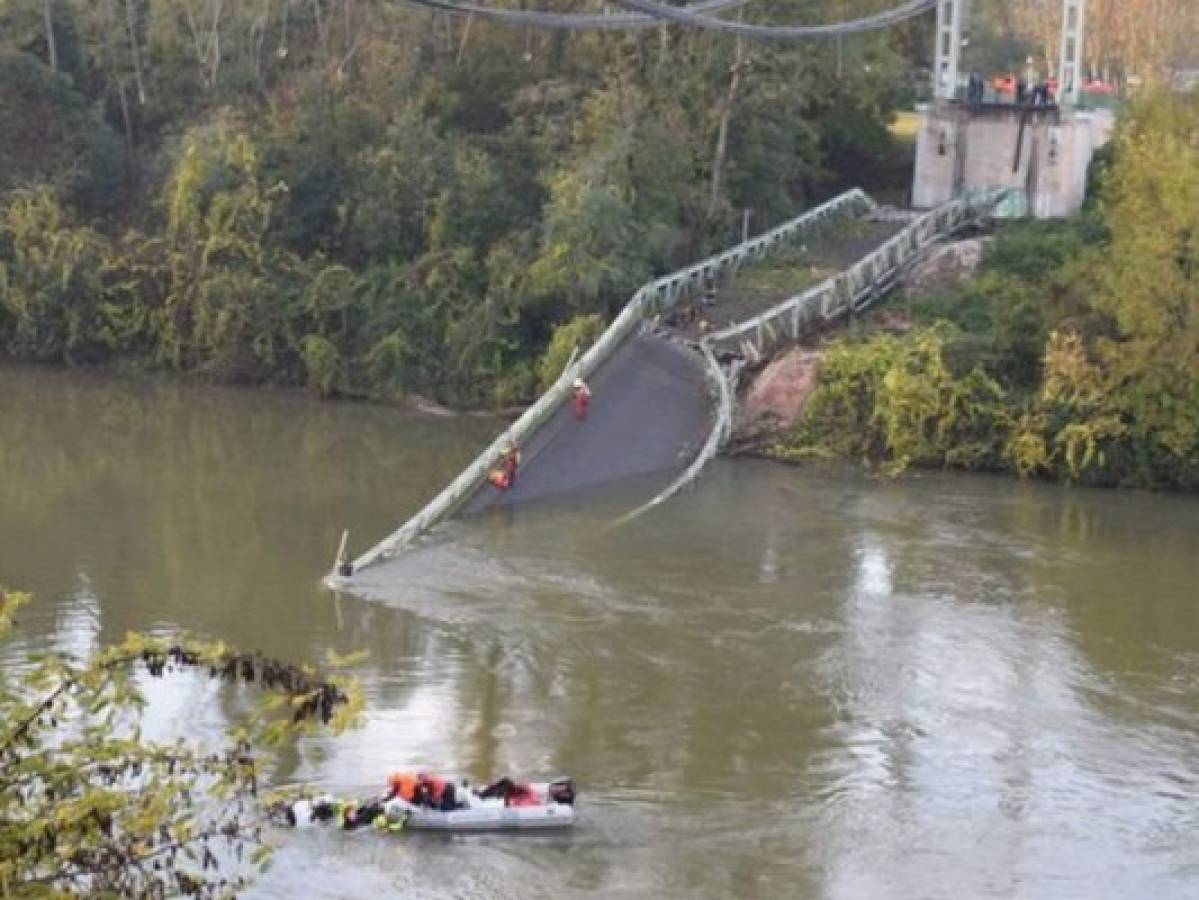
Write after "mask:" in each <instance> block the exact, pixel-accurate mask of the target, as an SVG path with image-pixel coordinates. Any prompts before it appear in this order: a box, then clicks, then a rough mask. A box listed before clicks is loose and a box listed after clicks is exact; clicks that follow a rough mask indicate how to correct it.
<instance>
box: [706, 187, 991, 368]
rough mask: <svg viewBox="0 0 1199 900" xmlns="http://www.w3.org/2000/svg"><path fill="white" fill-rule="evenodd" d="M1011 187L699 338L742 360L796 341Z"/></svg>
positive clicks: (945, 209)
mask: <svg viewBox="0 0 1199 900" xmlns="http://www.w3.org/2000/svg"><path fill="white" fill-rule="evenodd" d="M1010 190H1011V189H1010V188H990V189H987V190H984V191H980V192H977V193H972V194H967V195H963V196H961V197H958V198H955V199H954V200H951V201H949V202H948V203H945V204H943V205H942V206H938V207H937V208H936V209H933V210H930V211H929V212H927V213H924V214H923V215H921V216H920V217H919V218H917V219H916V220H914V221H913V222H912V223H911V224H910V225H908V226H907V227H906V228H904V229H903V230H902V231H900V232H898V233H897V234H896V235H894V236H893V237H892V238H890V239H889V240H887V241H886V242H885V243H883V244H882V245H881V246H879V247H878V248H877V249H876V250H874V252H872V253H870V254H868V255H867V256H865V257H863V258H862V259H860V260H858V261H857V262H856V263H854V264H853V265H852V266H850V267H849V268H848V269H846V270H844V271H843V272H840V273H838V274H836V275H833V276H832V277H830V278H826V279H825V280H824V281H822V282H820V283H819V284H815V285H813V286H811V287H809V288H807V289H806V290H804V291H801V292H800V293H798V294H796V295H795V296H793V297H789V298H787V299H786V300H783V301H782V302H781V303H778V304H776V305H775V306H772V307H771V308H770V309H768V310H766V311H765V312H763V313H761V314H759V315H757V316H754V317H753V318H750V319H746V320H744V321H743V322H738V323H737V324H735V325H730V326H729V327H728V328H723V329H721V330H719V331H715V332H713V333H711V334H709V335H708V336H707V337H705V338H704V343H706V344H708V345H710V346H713V347H719V346H722V345H723V346H725V347H727V346H728V345H729V344H732V345H733V347H734V348H735V349H738V350H740V351H741V352H742V353H743V354H745V355H747V356H758V357H760V356H761V355H762V354H763V353H764V352H765V350H766V348H767V347H768V346H770V345H772V344H775V343H777V342H779V341H780V340H798V339H799V336H800V334H801V332H802V331H803V329H804V327H805V326H806V325H808V324H809V323H811V322H812V321H814V320H816V319H819V320H821V321H828V320H830V319H834V318H836V317H838V316H842V315H845V314H847V313H849V312H851V311H852V312H857V311H858V310H860V309H863V308H865V306H867V305H868V304H869V302H870V301H871V300H872V299H873V298H874V297H875V296H877V295H878V293H879V292H880V291H881V290H883V289H884V288H885V287H887V286H888V285H889V284H890V283H891V282H892V281H893V280H894V279H895V278H896V277H897V276H898V275H899V273H900V272H901V271H903V269H904V268H906V267H907V266H908V265H910V264H911V263H912V262H913V261H914V260H915V259H916V258H917V257H918V256H919V255H920V254H922V253H923V252H924V251H925V250H926V249H927V248H928V247H929V246H930V245H931V244H932V243H933V242H934V241H936V240H938V239H939V238H941V237H944V236H945V235H949V234H953V233H955V232H957V231H960V230H961V229H962V228H963V227H964V226H965V225H967V224H968V223H970V222H972V221H974V219H976V218H977V217H978V216H979V215H980V214H982V213H983V212H986V211H989V210H991V209H994V207H995V206H996V205H997V204H999V203H1002V202H1003V201H1004V199H1005V198H1006V196H1007V194H1008V193H1009V192H1010Z"/></svg>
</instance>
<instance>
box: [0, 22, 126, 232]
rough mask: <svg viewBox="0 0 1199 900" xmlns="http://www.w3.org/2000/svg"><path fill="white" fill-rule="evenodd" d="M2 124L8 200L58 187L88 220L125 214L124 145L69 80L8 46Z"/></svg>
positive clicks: (0, 72)
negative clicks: (39, 187) (26, 190)
mask: <svg viewBox="0 0 1199 900" xmlns="http://www.w3.org/2000/svg"><path fill="white" fill-rule="evenodd" d="M2 30H3V29H2V28H0V31H2ZM0 122H3V123H4V139H3V140H0V195H3V193H4V192H5V191H8V190H12V189H13V188H20V187H29V186H32V185H36V184H40V183H51V184H53V185H54V186H55V187H57V188H59V189H60V190H62V191H63V192H64V194H66V195H68V196H70V197H71V199H72V201H73V202H74V203H76V204H77V205H78V206H79V208H80V209H81V210H82V211H84V212H86V213H88V214H111V213H112V212H113V211H114V210H116V209H117V208H118V207H119V204H120V195H121V189H122V184H123V181H124V162H125V160H124V148H123V147H122V145H121V141H120V138H118V137H117V136H116V135H115V134H113V133H112V131H111V130H110V129H109V128H108V127H107V126H106V125H105V123H104V122H103V121H101V120H99V118H98V117H97V116H96V115H95V114H94V113H93V112H92V111H91V110H89V108H88V104H87V100H86V98H85V97H83V96H82V95H80V93H79V92H78V91H77V90H75V89H74V88H73V87H72V85H71V82H70V80H69V79H68V78H67V77H66V76H64V75H62V74H55V73H53V72H51V71H50V70H49V69H47V68H46V67H45V66H43V65H42V64H41V63H39V62H38V60H37V59H35V58H34V57H32V56H30V55H28V54H26V53H14V52H10V51H6V50H5V49H4V48H3V45H2V44H0Z"/></svg>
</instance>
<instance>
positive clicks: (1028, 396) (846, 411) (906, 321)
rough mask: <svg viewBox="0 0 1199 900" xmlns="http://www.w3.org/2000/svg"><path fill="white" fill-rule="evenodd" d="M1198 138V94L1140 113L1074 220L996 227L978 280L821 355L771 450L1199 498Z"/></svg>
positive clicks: (885, 312) (907, 300)
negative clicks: (1198, 495) (792, 415)
mask: <svg viewBox="0 0 1199 900" xmlns="http://www.w3.org/2000/svg"><path fill="white" fill-rule="evenodd" d="M1196 127H1199V94H1192V95H1156V96H1149V97H1147V98H1145V99H1142V100H1141V101H1140V102H1138V103H1137V104H1135V105H1134V106H1133V107H1132V108H1131V109H1130V111H1129V114H1128V115H1127V116H1126V117H1125V118H1124V119H1123V120H1122V122H1121V125H1120V128H1119V131H1118V133H1117V136H1116V140H1115V142H1114V152H1113V154H1112V155H1110V156H1109V157H1107V158H1104V159H1102V160H1101V166H1100V169H1099V171H1097V172H1096V173H1094V190H1093V193H1092V202H1091V204H1090V206H1089V207H1088V208H1087V209H1086V210H1084V212H1083V213H1082V214H1081V215H1080V216H1079V217H1077V218H1076V219H1074V220H1070V221H1041V222H1039V221H1025V222H1013V223H1008V224H1005V225H1002V226H1001V227H1000V228H999V230H998V233H997V236H996V240H995V241H994V242H993V243H991V244H989V245H988V246H987V248H986V249H985V251H984V255H983V259H982V261H981V265H980V268H979V271H978V273H977V275H976V276H975V277H972V278H969V279H967V280H965V281H963V282H961V283H958V284H956V285H949V286H945V287H940V286H937V285H936V283H935V282H934V283H933V284H932V285H931V286H930V285H929V284H925V285H923V286H917V287H915V288H913V289H911V290H910V291H909V292H908V294H906V295H904V296H902V297H900V298H898V299H894V300H892V301H890V302H888V303H887V304H885V305H884V306H883V307H881V308H880V309H879V310H876V311H875V312H874V313H872V314H871V315H868V316H865V317H863V318H862V319H861V320H858V321H855V322H853V323H852V324H851V326H850V327H849V329H848V330H847V331H845V332H842V333H841V334H840V335H838V336H833V337H827V338H826V339H824V340H823V341H822V342H821V343H820V344H819V345H818V347H816V348H810V349H818V350H819V360H818V365H819V373H820V374H819V379H818V380H816V381H815V387H814V389H812V387H811V384H812V382H813V380H814V379H813V377H812V373H811V371H810V369H811V365H814V364H815V363H812V364H810V365H809V366H808V367H807V369H805V370H804V371H801V372H800V374H799V375H798V376H797V377H798V378H799V379H800V380H801V381H802V382H803V385H802V386H803V387H804V392H805V394H807V393H810V397H806V402H805V403H804V404H803V407H802V413H801V414H799V415H797V416H796V417H795V418H794V419H792V420H791V422H790V423H789V424H788V426H787V427H783V428H781V429H778V433H777V440H775V441H774V442H773V443H769V444H768V445H766V446H764V447H762V448H761V452H764V453H765V455H767V456H770V457H771V458H774V459H782V460H789V461H802V460H806V459H812V458H828V457H844V458H849V459H855V460H861V461H864V462H865V463H867V464H868V465H870V466H872V467H874V468H877V469H878V470H880V471H883V472H886V473H890V474H897V473H899V472H902V471H903V470H905V469H906V468H908V467H910V466H920V467H937V468H946V467H947V468H962V469H967V470H976V471H994V472H1006V473H1011V474H1016V475H1019V476H1022V477H1038V478H1047V479H1051V480H1057V481H1068V482H1077V483H1083V484H1093V485H1102V486H1128V487H1140V488H1152V489H1168V490H1178V491H1194V490H1199V241H1196V239H1195V235H1196V234H1199V149H1197V148H1195V146H1194V143H1193V141H1189V139H1188V137H1187V136H1188V135H1193V133H1194V130H1195V129H1196ZM896 325H899V327H895V326H896ZM783 393H786V391H785V390H784V391H783Z"/></svg>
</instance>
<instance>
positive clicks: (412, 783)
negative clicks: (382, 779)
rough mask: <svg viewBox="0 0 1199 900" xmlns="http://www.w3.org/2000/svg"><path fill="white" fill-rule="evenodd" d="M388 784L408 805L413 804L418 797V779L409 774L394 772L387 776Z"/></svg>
mask: <svg viewBox="0 0 1199 900" xmlns="http://www.w3.org/2000/svg"><path fill="white" fill-rule="evenodd" d="M387 783H388V784H389V785H391V789H392V790H393V791H395V795H396V796H397V797H399V798H400V799H401V800H403V801H404V802H406V803H411V802H412V798H413V797H415V796H416V777H415V776H413V775H409V774H408V773H407V772H392V773H391V774H390V775H388V776H387Z"/></svg>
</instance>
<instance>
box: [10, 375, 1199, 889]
mask: <svg viewBox="0 0 1199 900" xmlns="http://www.w3.org/2000/svg"><path fill="white" fill-rule="evenodd" d="M0 413H2V414H3V419H2V422H0V467H2V468H0V471H2V472H3V478H2V479H0V577H2V578H3V579H4V581H6V582H7V583H9V584H11V585H20V586H22V587H27V588H29V589H32V590H35V591H36V592H37V593H38V595H39V602H38V603H37V604H36V605H35V606H34V607H33V608H32V609H31V610H30V613H29V615H27V616H26V617H25V620H26V621H25V629H24V631H23V633H22V636H21V637H20V638H19V639H18V640H17V641H14V642H12V643H10V644H8V645H6V646H5V647H4V648H3V650H2V652H3V654H4V656H3V661H4V664H6V665H12V664H16V663H17V662H19V661H20V660H21V659H23V658H25V657H26V656H27V655H28V654H29V653H31V652H33V651H35V650H38V649H42V648H46V647H53V648H56V649H61V650H66V651H70V652H77V653H82V652H86V651H87V650H89V649H90V648H91V647H93V646H95V645H96V643H98V642H103V641H109V640H114V639H116V638H117V637H118V636H119V635H120V634H121V633H122V632H123V631H124V630H125V629H128V628H151V629H164V628H187V629H191V630H195V631H199V632H202V633H205V634H209V635H213V636H217V637H221V638H224V639H226V640H229V641H231V642H233V643H236V644H239V645H241V646H244V647H248V648H260V649H263V650H264V651H266V652H269V653H273V654H277V655H282V656H287V657H290V658H294V659H301V660H312V661H319V660H320V659H321V657H322V656H323V654H324V653H325V651H326V649H329V648H332V649H334V650H337V651H339V652H344V651H348V650H351V649H356V648H365V649H367V650H369V651H370V654H371V655H370V658H369V660H368V661H367V662H365V663H364V664H362V666H361V667H360V675H361V677H362V678H363V680H364V682H365V684H366V687H367V691H368V697H369V716H368V720H367V722H366V724H365V726H364V727H363V728H362V729H361V730H359V731H357V732H355V733H352V734H350V735H347V736H345V737H343V738H339V739H330V738H325V737H318V738H312V739H308V740H305V741H304V742H303V743H302V744H300V745H299V746H297V747H295V748H294V751H293V752H291V753H289V754H288V755H287V756H286V757H285V758H284V759H283V760H281V763H280V766H279V770H278V772H277V773H276V778H277V779H279V780H293V779H303V780H313V781H319V782H320V783H322V784H324V785H326V786H328V787H330V788H333V789H345V790H351V789H361V788H364V787H367V786H374V785H376V784H378V783H379V781H380V778H381V776H382V774H383V773H384V772H385V771H386V770H387V769H388V768H391V767H393V766H396V765H425V766H431V767H437V768H442V769H451V770H457V771H461V772H464V773H466V774H467V775H469V776H471V777H474V778H484V777H487V776H489V775H491V774H493V773H496V772H500V771H514V772H517V773H530V774H537V775H552V774H556V773H562V772H565V773H570V774H573V775H575V776H576V777H577V778H578V779H579V780H580V782H581V785H582V789H583V791H584V794H583V804H584V805H583V806H582V814H583V815H582V823H581V825H580V827H578V828H577V829H576V830H575V832H574V833H573V834H570V835H561V836H550V837H546V836H538V837H523V838H513V837H512V836H509V835H489V836H476V837H469V838H449V839H447V838H428V837H424V836H419V835H407V836H405V837H404V838H402V839H400V840H390V841H389V840H386V839H382V838H379V837H376V836H373V835H351V836H346V835H342V834H338V833H332V832H305V833H303V834H299V835H294V836H289V840H288V842H287V844H286V846H285V848H284V850H283V851H282V853H281V854H280V855H279V857H278V860H277V862H276V865H275V866H274V868H273V869H272V871H271V872H270V873H269V874H268V875H267V876H266V877H265V878H264V879H263V880H262V881H261V882H260V884H259V886H258V888H257V893H258V895H259V896H264V897H270V896H280V895H283V894H284V893H291V894H293V895H303V896H323V897H341V896H345V895H346V890H347V885H353V886H354V892H355V893H357V892H359V891H363V892H372V891H373V892H374V893H375V894H376V895H380V896H387V895H391V894H393V893H395V894H403V895H412V896H484V897H526V896H550V895H553V896H560V895H566V896H571V895H576V894H586V893H595V894H599V895H602V896H605V897H606V896H645V895H654V896H664V895H665V896H680V897H681V896H713V897H719V896H729V895H736V896H762V897H779V896H786V897H831V898H857V897H889V896H893V897H917V896H918V897H946V898H949V897H953V898H957V897H975V896H998V897H1010V896H1019V897H1029V896H1031V897H1040V896H1045V897H1061V896H1086V897H1107V896H1111V897H1128V896H1153V897H1179V898H1181V897H1190V896H1194V894H1195V892H1196V890H1197V889H1199V854H1197V853H1196V851H1195V850H1194V849H1193V835H1194V833H1195V831H1196V828H1197V827H1199V813H1197V812H1196V810H1197V809H1199V807H1197V806H1196V802H1195V800H1196V785H1197V782H1199V757H1197V756H1196V754H1195V753H1194V751H1193V747H1194V742H1195V739H1196V736H1197V734H1199V611H1197V607H1196V604H1195V603H1194V598H1195V597H1196V592H1195V588H1194V585H1195V583H1196V579H1197V576H1199V561H1197V559H1199V519H1197V518H1196V513H1197V511H1199V510H1197V507H1196V502H1195V500H1194V499H1193V498H1179V497H1157V496H1149V495H1141V494H1118V493H1101V492H1090V491H1079V490H1068V489H1061V488H1053V487H1047V486H1043V485H1034V484H1017V483H1013V482H1009V481H1006V480H998V479H990V478H985V477H958V476H948V475H920V476H915V477H913V478H910V479H906V480H904V481H902V482H900V483H895V484H888V483H881V482H876V481H873V480H870V479H866V478H863V477H861V476H859V475H857V474H853V473H844V472H840V471H801V470H795V469H788V468H783V467H777V466H772V465H766V464H755V463H745V462H738V463H736V464H733V463H722V464H720V465H718V466H716V467H715V468H714V469H713V470H712V472H711V473H710V474H709V475H708V476H707V477H706V478H705V479H704V480H703V481H702V482H701V484H700V485H699V487H698V488H697V489H696V490H694V491H691V492H690V493H688V494H686V495H684V496H683V497H682V498H680V499H679V500H678V501H677V502H673V503H671V504H668V505H667V506H666V507H664V508H662V509H660V510H657V511H655V512H654V513H653V514H651V515H648V516H646V517H643V518H642V519H639V520H636V521H634V522H633V523H630V524H629V525H627V526H624V527H622V528H616V529H613V528H610V527H609V525H610V523H611V522H612V521H613V520H614V519H615V518H616V517H617V516H618V515H619V514H620V513H622V512H624V511H625V510H627V509H628V508H630V507H631V506H632V505H634V504H635V502H636V501H637V500H638V499H640V498H641V492H640V491H639V486H637V485H631V486H627V487H625V488H622V489H619V490H609V491H604V492H599V493H592V494H588V495H581V496H578V497H575V498H573V499H572V500H569V501H564V502H561V503H558V504H552V505H551V504H547V505H543V506H541V507H538V508H530V509H527V510H521V511H517V512H515V513H513V512H511V511H508V512H505V513H503V514H496V515H491V516H483V517H480V518H478V519H476V520H472V521H468V522H463V523H457V524H455V525H453V526H452V527H450V528H447V529H446V530H445V531H444V532H442V533H441V534H439V535H438V536H436V537H435V538H434V539H433V540H431V541H429V542H427V543H426V544H425V545H424V546H422V547H420V548H419V549H418V550H416V551H415V552H413V553H411V554H409V555H407V556H404V557H403V558H401V559H399V560H396V561H394V562H393V563H391V564H389V565H387V566H385V567H381V568H379V569H376V570H373V571H370V572H368V573H365V574H364V577H363V580H362V582H363V583H362V586H361V589H360V590H359V591H358V593H357V595H348V594H347V595H342V596H333V595H330V594H327V593H325V592H323V591H321V590H320V589H319V587H318V586H317V580H318V578H319V576H320V575H321V574H322V572H323V571H324V570H325V569H327V567H328V564H329V559H330V557H331V555H332V550H333V549H334V546H335V542H336V538H337V536H338V534H339V533H340V529H341V528H342V527H343V526H349V527H350V528H351V533H352V535H353V537H354V540H355V543H356V545H357V546H358V547H361V546H363V545H364V544H365V543H366V542H368V541H371V540H373V539H374V538H376V537H378V536H379V535H381V534H383V533H384V532H385V531H387V530H388V529H389V528H390V527H391V526H392V525H394V524H395V521H396V520H397V519H398V518H401V517H402V516H403V515H404V514H406V513H408V512H410V511H411V510H413V509H415V508H417V507H418V506H419V505H420V503H421V502H422V501H423V500H424V499H425V498H426V497H428V496H429V495H430V494H432V493H433V491H435V490H436V488H437V487H438V486H439V485H440V484H441V483H443V482H444V481H445V480H446V479H447V478H448V477H449V476H450V475H452V474H453V472H454V470H455V469H456V467H457V466H458V465H459V464H460V463H462V462H463V461H464V460H466V459H467V458H469V457H470V456H471V455H472V453H473V452H474V450H475V449H476V448H477V446H479V445H480V444H481V443H482V442H483V441H484V440H485V439H486V438H487V437H488V436H489V433H490V431H491V430H492V429H493V427H494V423H493V422H488V421H486V420H477V419H471V418H461V419H430V418H422V417H413V416H410V415H405V414H403V413H400V412H396V411H391V410H383V409H375V408H368V407H354V406H330V405H319V404H315V403H311V402H309V401H307V400H306V399H304V398H303V397H299V396H296V395H292V394H284V393H280V394H275V393H249V392H239V391H223V390H201V389H193V388H187V389H184V388H178V387H161V386H158V387H144V386H135V385H131V384H125V383H113V382H107V381H101V380H80V379H78V378H76V377H74V376H70V375H66V374H63V373H53V372H32V371H28V370H0ZM154 700H155V702H154V705H153V711H154V721H155V725H156V727H158V728H161V729H164V730H169V729H170V728H172V727H176V726H178V725H180V724H181V723H182V722H183V721H187V722H188V724H189V726H193V727H195V728H197V729H198V730H199V731H200V732H201V733H202V734H207V735H210V736H211V735H214V734H215V733H216V731H217V729H218V725H219V722H220V720H221V717H222V716H223V715H226V714H228V711H229V710H230V709H233V708H236V706H237V700H236V698H235V697H231V696H225V695H221V694H220V693H219V692H216V693H214V692H213V689H212V687H211V686H209V685H205V684H200V683H196V684H184V685H179V684H178V683H174V685H173V686H171V688H170V689H169V690H167V689H166V683H164V684H163V687H161V688H156V691H155V698H154ZM197 709H201V710H206V712H204V713H203V714H201V715H200V716H199V717H198V720H197V721H193V718H189V715H188V711H189V710H192V711H194V710H197ZM197 722H198V724H197Z"/></svg>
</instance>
